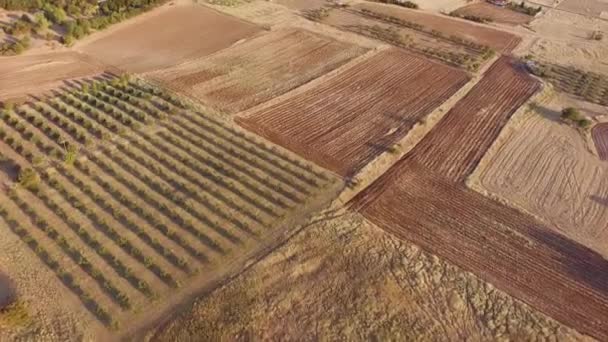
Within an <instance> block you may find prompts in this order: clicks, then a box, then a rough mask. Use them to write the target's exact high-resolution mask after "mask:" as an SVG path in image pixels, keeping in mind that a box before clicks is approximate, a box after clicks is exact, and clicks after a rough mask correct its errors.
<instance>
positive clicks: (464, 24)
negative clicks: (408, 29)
mask: <svg viewBox="0 0 608 342" xmlns="http://www.w3.org/2000/svg"><path fill="white" fill-rule="evenodd" d="M355 7H356V8H358V9H365V10H369V11H373V12H376V13H380V14H384V15H388V16H392V17H396V18H398V19H401V20H403V21H406V22H409V23H413V24H417V25H422V26H423V27H424V28H425V29H427V30H429V31H432V30H434V31H437V32H440V33H441V34H442V35H444V36H446V37H452V36H454V37H458V38H459V39H463V40H467V41H472V42H474V43H476V44H479V45H485V46H489V47H490V48H492V49H494V50H496V51H497V52H500V53H509V52H511V50H513V49H514V48H515V47H516V46H517V45H518V44H519V43H520V42H521V38H520V37H518V36H516V35H514V34H511V33H508V32H504V31H500V30H496V29H493V28H489V27H487V26H481V25H477V24H475V23H471V22H468V21H465V20H459V19H454V18H450V17H446V16H440V15H435V14H430V13H424V12H422V11H415V10H410V9H406V8H400V7H396V6H389V5H384V4H374V3H363V4H358V5H357V6H355Z"/></svg>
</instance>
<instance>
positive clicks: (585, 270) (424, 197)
mask: <svg viewBox="0 0 608 342" xmlns="http://www.w3.org/2000/svg"><path fill="white" fill-rule="evenodd" d="M453 146H454V147H453V148H451V150H452V151H453V152H457V150H458V145H453ZM353 205H354V208H356V209H358V210H359V211H360V212H362V213H363V215H364V216H366V217H367V218H368V219H369V220H371V221H372V222H374V223H376V224H378V225H379V226H380V227H382V228H384V229H386V230H388V231H390V232H392V233H394V234H395V235H397V236H399V237H401V238H403V239H406V240H409V241H411V242H413V243H415V244H417V245H419V246H421V247H422V248H424V249H426V250H428V251H429V252H431V253H433V254H436V255H438V256H440V257H443V258H446V259H447V260H450V261H452V262H453V263H455V264H457V265H458V266H460V267H462V268H463V269H466V270H469V271H471V272H473V273H475V274H477V275H478V276H479V277H481V278H483V279H484V280H486V281H488V282H490V283H492V284H494V285H495V286H496V287H497V288H499V289H501V290H503V291H505V292H507V293H509V294H510V295H512V296H514V297H516V298H519V299H521V300H523V301H524V302H527V303H528V304H530V305H532V306H533V307H536V308H538V309H540V310H541V311H543V312H545V313H546V314H548V315H549V316H551V317H553V318H555V319H557V320H558V321H561V322H563V323H565V324H567V325H570V326H572V327H574V328H575V329H577V330H578V331H580V332H582V333H585V334H589V335H591V336H594V337H596V338H598V339H600V340H606V339H608V321H606V319H605V317H608V276H607V274H608V261H606V259H604V258H603V257H602V256H601V255H599V254H597V253H595V252H593V251H592V250H590V249H588V248H586V247H583V246H582V245H579V244H577V243H575V242H573V241H571V240H568V239H566V238H564V237H562V236H561V235H559V234H557V233H555V232H554V231H552V230H551V229H549V228H547V227H544V226H542V225H541V224H539V223H538V222H536V221H535V220H534V219H533V218H532V217H530V216H528V215H525V214H522V213H521V212H519V211H517V210H515V209H511V208H508V207H505V206H503V205H501V204H499V203H498V202H495V201H493V200H491V199H488V198H486V197H484V196H483V195H481V194H478V193H476V192H474V191H472V190H469V189H466V188H465V187H464V186H463V185H459V184H454V183H453V182H451V181H450V180H448V179H445V178H444V177H442V176H441V175H436V174H435V173H434V172H433V171H432V170H430V169H428V168H425V167H423V166H420V165H418V164H416V163H415V162H414V161H412V160H410V159H402V160H401V161H400V162H398V163H397V164H396V165H395V166H393V168H391V170H389V172H387V173H386V174H384V175H383V176H382V177H381V178H380V179H379V180H378V181H376V182H375V183H374V184H373V185H372V186H370V187H369V188H367V189H366V190H365V191H364V192H362V193H361V194H359V196H358V197H356V198H355V199H354V200H353ZM541 284H542V285H541Z"/></svg>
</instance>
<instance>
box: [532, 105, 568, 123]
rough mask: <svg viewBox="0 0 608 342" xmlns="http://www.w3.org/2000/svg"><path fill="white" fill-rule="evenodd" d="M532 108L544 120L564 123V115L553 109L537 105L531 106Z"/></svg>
mask: <svg viewBox="0 0 608 342" xmlns="http://www.w3.org/2000/svg"><path fill="white" fill-rule="evenodd" d="M530 107H531V108H532V109H533V110H534V111H535V112H537V113H538V114H540V115H541V116H542V117H543V118H545V119H547V120H550V121H553V122H557V123H563V121H562V119H561V115H562V113H561V112H559V111H557V110H554V109H551V108H547V107H545V106H542V105H539V104H536V103H532V104H530Z"/></svg>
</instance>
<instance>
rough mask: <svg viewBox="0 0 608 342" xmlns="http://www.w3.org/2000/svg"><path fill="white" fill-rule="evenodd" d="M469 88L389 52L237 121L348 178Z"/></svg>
mask: <svg viewBox="0 0 608 342" xmlns="http://www.w3.org/2000/svg"><path fill="white" fill-rule="evenodd" d="M467 80H468V76H467V75H466V73H464V72H462V71H459V70H457V69H453V68H450V67H447V66H444V65H440V64H437V63H433V62H429V61H427V60H425V59H423V58H421V57H418V56H415V55H412V54H409V53H407V52H405V51H401V50H397V49H390V50H386V51H382V52H379V53H378V54H376V55H374V56H372V57H370V58H368V59H367V60H365V61H361V62H359V63H358V64H356V65H355V66H353V67H351V68H349V69H347V70H345V71H344V72H342V73H340V74H339V75H337V76H335V77H333V78H331V79H329V80H326V81H324V82H322V83H321V84H319V85H317V86H316V87H314V88H311V89H309V90H306V91H304V92H302V93H300V94H297V95H294V96H292V97H289V98H287V99H285V100H284V101H282V102H279V103H277V104H273V105H270V106H269V107H267V108H263V109H260V110H259V111H256V112H254V113H251V114H249V115H248V116H246V117H237V118H236V121H237V122H238V123H239V124H240V125H241V126H243V127H246V128H248V129H250V130H252V131H254V132H256V133H258V134H260V135H261V136H263V137H266V138H267V139H269V140H271V141H273V142H275V143H277V144H279V145H282V146H284V147H286V148H288V149H290V150H292V151H294V152H296V153H298V154H300V155H301V156H303V157H305V158H307V159H309V160H312V161H314V162H315V163H317V164H318V165H320V166H323V167H325V168H327V169H329V170H332V171H334V172H336V173H337V174H339V175H341V176H344V177H350V176H353V175H354V174H355V173H356V172H357V171H358V170H360V169H361V168H362V167H363V166H365V165H366V164H367V163H368V162H369V161H371V160H372V159H374V158H375V157H376V156H378V155H379V154H381V153H383V152H386V151H387V150H388V149H390V147H391V146H392V145H393V144H395V143H396V142H397V141H398V140H400V139H401V138H403V137H404V136H405V135H406V134H407V132H408V131H409V130H410V129H411V128H412V126H413V125H414V124H415V123H417V122H418V121H420V120H422V119H423V118H424V117H425V116H426V115H427V114H429V113H430V112H431V111H433V110H434V109H435V108H437V107H438V106H439V105H440V104H441V103H443V102H444V101H445V100H446V99H447V98H448V97H450V96H451V95H452V94H454V93H455V92H456V91H457V90H458V89H459V88H460V87H461V86H463V85H464V84H465V83H466V82H467Z"/></svg>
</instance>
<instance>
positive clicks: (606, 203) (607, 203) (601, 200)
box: [589, 195, 608, 207]
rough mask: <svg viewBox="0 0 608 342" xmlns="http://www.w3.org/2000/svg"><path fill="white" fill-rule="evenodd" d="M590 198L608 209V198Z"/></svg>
mask: <svg viewBox="0 0 608 342" xmlns="http://www.w3.org/2000/svg"><path fill="white" fill-rule="evenodd" d="M589 198H590V199H591V200H592V201H593V202H596V203H598V204H600V205H603V206H604V207H608V197H602V196H598V195H591V196H589Z"/></svg>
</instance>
